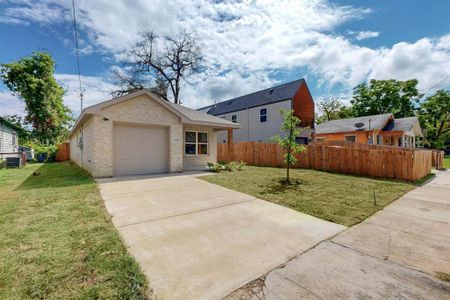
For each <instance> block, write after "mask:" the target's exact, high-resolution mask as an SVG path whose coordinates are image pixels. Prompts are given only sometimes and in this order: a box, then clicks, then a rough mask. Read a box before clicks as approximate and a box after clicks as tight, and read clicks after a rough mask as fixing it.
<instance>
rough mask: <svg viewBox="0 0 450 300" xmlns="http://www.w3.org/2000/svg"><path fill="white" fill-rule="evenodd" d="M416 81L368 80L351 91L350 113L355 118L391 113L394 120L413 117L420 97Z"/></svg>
mask: <svg viewBox="0 0 450 300" xmlns="http://www.w3.org/2000/svg"><path fill="white" fill-rule="evenodd" d="M417 83H418V82H417V80H416V79H411V80H406V81H399V80H395V79H390V80H376V79H372V80H370V83H369V84H367V83H361V84H360V85H358V86H356V87H355V88H354V89H353V100H351V103H352V104H353V106H352V112H353V114H354V115H355V116H356V117H360V116H370V115H377V114H385V113H392V114H394V116H395V117H396V118H403V117H410V116H413V115H414V106H415V104H416V103H417V102H418V101H419V99H420V97H421V95H420V93H419V91H418V90H417Z"/></svg>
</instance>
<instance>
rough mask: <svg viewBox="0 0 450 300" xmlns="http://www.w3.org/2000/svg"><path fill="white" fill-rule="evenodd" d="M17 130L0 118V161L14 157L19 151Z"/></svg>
mask: <svg viewBox="0 0 450 300" xmlns="http://www.w3.org/2000/svg"><path fill="white" fill-rule="evenodd" d="M18 133H19V129H18V128H17V126H15V125H14V124H12V123H11V122H9V121H8V120H6V119H4V118H2V117H0V159H5V158H6V157H10V156H14V157H15V156H16V155H17V154H16V153H17V152H18V151H19V134H18Z"/></svg>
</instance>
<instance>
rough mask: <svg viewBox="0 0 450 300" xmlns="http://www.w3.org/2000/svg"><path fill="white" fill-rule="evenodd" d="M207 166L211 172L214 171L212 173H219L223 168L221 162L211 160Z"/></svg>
mask: <svg viewBox="0 0 450 300" xmlns="http://www.w3.org/2000/svg"><path fill="white" fill-rule="evenodd" d="M208 168H209V170H210V171H211V172H214V173H219V172H221V171H222V170H223V169H224V168H223V165H222V164H219V163H212V162H209V163H208Z"/></svg>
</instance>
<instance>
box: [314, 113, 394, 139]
mask: <svg viewBox="0 0 450 300" xmlns="http://www.w3.org/2000/svg"><path fill="white" fill-rule="evenodd" d="M392 118H393V115H392V114H382V115H373V116H365V117H357V118H349V119H341V120H332V121H328V122H325V123H322V124H319V125H317V126H316V131H315V132H316V134H322V133H338V132H352V131H356V130H358V128H357V127H356V126H355V124H357V123H363V124H364V126H363V127H361V128H359V130H369V125H370V130H373V129H379V130H382V129H383V128H384V127H385V126H386V124H387V123H388V122H389V120H391V119H392ZM369 120H370V122H369ZM369 123H370V124H369Z"/></svg>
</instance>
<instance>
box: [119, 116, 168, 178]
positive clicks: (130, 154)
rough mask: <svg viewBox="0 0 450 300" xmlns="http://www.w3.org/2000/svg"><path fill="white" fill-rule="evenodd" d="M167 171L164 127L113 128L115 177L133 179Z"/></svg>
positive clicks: (166, 138) (166, 133)
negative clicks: (130, 177) (129, 176)
mask: <svg viewBox="0 0 450 300" xmlns="http://www.w3.org/2000/svg"><path fill="white" fill-rule="evenodd" d="M168 171H169V130H168V128H167V127H156V126H155V127H153V126H129V125H114V173H115V175H116V176H118V175H135V174H149V173H164V172H168Z"/></svg>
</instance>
